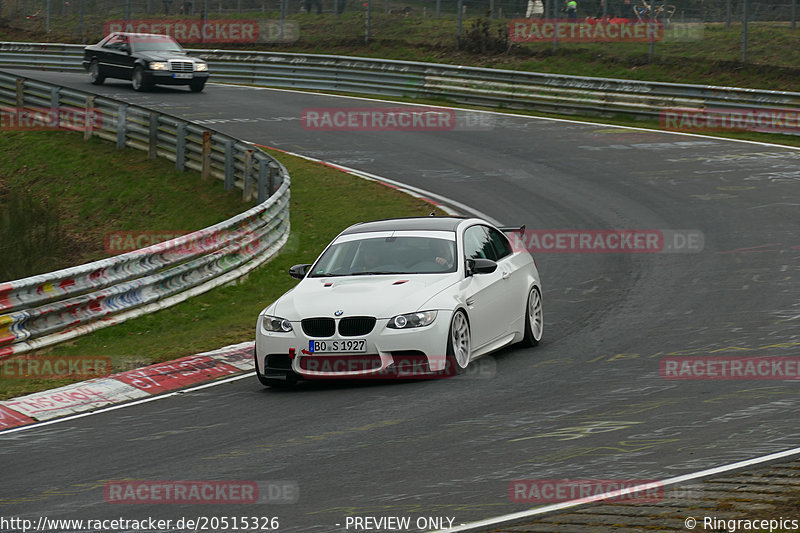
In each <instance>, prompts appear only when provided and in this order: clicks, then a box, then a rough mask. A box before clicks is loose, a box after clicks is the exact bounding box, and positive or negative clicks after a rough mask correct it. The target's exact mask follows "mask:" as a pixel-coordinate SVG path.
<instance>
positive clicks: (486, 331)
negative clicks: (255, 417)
mask: <svg viewBox="0 0 800 533" xmlns="http://www.w3.org/2000/svg"><path fill="white" fill-rule="evenodd" d="M426 218H427V217H426ZM395 222H396V223H397V225H398V229H397V230H392V229H390V230H385V229H384V228H386V227H389V226H391V225H392V224H393V223H395ZM371 224H372V225H371ZM426 224H427V225H430V226H431V228H433V227H434V226H437V225H438V226H441V225H448V224H450V225H451V226H452V227H453V230H452V231H441V230H440V229H435V228H434V229H430V228H429V229H408V228H406V229H403V228H404V226H406V225H417V226H424V225H426ZM475 225H482V226H486V227H487V228H489V229H486V230H475V231H473V232H472V233H470V235H471V236H474V235H476V234H477V233H480V231H484V232H485V234H486V235H487V236H489V235H491V234H492V232H493V231H494V232H497V231H499V230H498V229H497V228H495V227H494V226H492V225H491V224H488V223H487V222H485V221H483V220H480V219H455V218H451V217H437V220H435V221H434V220H431V221H426V220H424V219H396V220H389V221H379V222H376V223H365V224H363V225H356V226H352V227H350V228H348V229H347V230H345V232H343V233H342V234H340V235H339V236H338V237H337V238H336V239H334V240H333V241H332V242H331V244H329V245H328V246H327V247H326V248H325V250H324V251H323V253H322V254H321V255H320V257H319V258H318V259H317V261H316V262H315V263H314V265H312V266H310V267H309V268H308V271H307V272H308V274H307V275H306V276H305V277H304V278H303V279H302V280H301V281H300V282H299V283H298V284H297V285H296V286H295V287H294V288H293V289H292V290H290V291H288V292H287V293H285V294H284V295H283V296H281V297H280V298H279V299H278V300H277V301H276V302H274V303H273V304H272V305H270V306H268V307H267V308H265V309H264V310H263V311H262V312H261V314H260V315H259V320H258V326H257V331H256V365H257V370H259V371H261V372H260V373H259V378H260V379H261V378H268V379H272V380H274V379H275V378H276V377H277V376H278V375H279V374H280V373H281V372H283V373H286V374H287V376H289V377H300V378H315V377H317V378H319V377H340V378H353V377H368V376H380V375H382V374H384V373H385V372H386V371H387V370H395V371H396V370H397V367H398V365H399V364H400V363H399V362H398V361H400V359H402V358H403V357H406V356H408V357H417V356H418V354H419V357H421V358H423V359H424V360H426V361H427V370H428V371H430V372H437V371H441V370H444V368H445V363H446V355H447V349H448V338H449V334H450V324H451V321H452V318H453V315H454V313H455V312H456V311H457V310H462V311H464V312H465V313H466V316H467V320H468V322H469V326H470V336H471V354H470V359H471V360H474V359H476V358H478V357H481V356H482V355H485V354H487V353H490V352H492V351H495V350H497V349H500V348H502V347H504V346H507V345H509V344H512V343H515V342H519V341H521V340H523V338H524V337H525V331H526V329H525V328H526V308H527V303H528V294H529V292H530V291H531V290H532V289H533V288H534V287H535V288H536V289H537V290H538V291H539V292H540V294H541V285H540V281H539V275H538V271H537V269H536V265H535V263H534V261H533V258H532V257H531V255H530V254H529V253H528V252H527V251H526V250H517V251H513V252H512V253H511V254H510V255H506V256H505V257H503V258H501V259H499V260H498V261H496V265H497V268H496V270H495V271H494V272H490V273H473V274H470V275H467V272H466V270H467V268H466V258H465V257H464V255H463V254H464V250H465V242H464V231H465V230H466V229H467V228H470V227H473V226H475ZM362 227H363V228H364V229H363V231H360V229H361V228H362ZM373 228H375V229H373ZM492 230H493V231H492ZM400 237H425V238H432V239H444V240H449V241H451V242H452V241H453V240H454V241H455V245H456V257H455V258H453V259H454V262H455V265H454V266H453V268H455V271H453V272H442V273H402V274H396V273H392V274H370V273H369V272H364V273H363V274H365V275H358V274H360V273H357V274H346V275H342V274H334V273H333V272H334V270H331V271H330V272H331V273H329V272H327V271H325V270H324V267H326V266H330V265H334V264H339V263H337V262H336V261H335V260H333V259H330V258H334V257H337V256H336V254H340V256H341V257H344V258H346V261H344V260H343V261H341V263H343V264H344V263H347V261H350V259H349V258H352V262H353V263H355V261H356V258H358V257H359V254H361V251H360V250H362V249H366V250H368V249H369V248H363V247H364V246H369V245H368V244H362V243H364V242H366V241H365V239H380V240H383V242H385V243H387V244H383V245H382V246H388V247H389V252H388V253H389V255H395V256H396V257H394V258H393V260H394V261H400V260H402V259H404V258H406V257H407V256H406V255H403V254H396V253H395V252H394V251H393V250H399V251H401V252H402V251H404V250H406V248H402V247H401V246H400V244H397V245H396V246H397V248H394V249H392V248H391V246H394V244H392V243H395V242H396V239H397V238H400ZM506 240H508V239H506ZM372 242H379V241H372ZM401 242H404V243H409V242H412V241H410V240H406V241H401ZM413 242H424V243H429V241H427V240H426V241H413ZM342 243H349V244H346V245H344V246H350V247H351V248H343V247H341V246H339V247H338V248H335V249H333V250H331V254H330V255H329V256H326V255H325V254H326V252H327V251H328V250H329V249H331V247H333V246H334V245H340V244H342ZM498 246H500V245H496V246H495V245H492V246H490V247H492V248H493V249H498ZM353 249H355V250H358V251H356V252H352V253H351V255H346V254H347V253H348V252H347V250H353ZM420 249H422V248H420ZM367 254H368V252H364V257H366V255H367ZM412 255H413V254H412ZM323 257H327V258H328V259H326V260H325V261H327V262H322V258H323ZM398 257H399V259H398ZM414 259H415V258H414V257H413V256H412V257H411V258H410V260H411V261H413V260H414ZM437 259H439V258H438V257H437ZM387 261H388V259H387ZM397 264H399V263H397ZM419 264H425V265H427V264H428V263H426V262H425V261H422V263H419ZM431 264H433V263H431ZM448 264H452V263H448ZM319 265H322V268H318V267H319ZM414 266H416V265H414ZM409 268H412V267H409ZM445 268H446V267H445ZM315 269H316V270H315ZM326 276H330V277H326ZM423 311H436V312H437V315H436V318H435V319H434V320H433V322H432V323H430V324H429V325H426V326H422V327H413V328H405V329H394V328H391V327H389V326H388V324H389V321H390V319H391V318H392V317H395V316H397V315H401V314H407V313H417V312H423ZM264 316H270V317H276V318H277V319H282V320H286V321H288V322H289V323H290V324H291V331H288V332H286V331H271V330H268V329H266V328H265V325H264V321H263V320H262V317H264ZM362 317H369V318H370V319H371V318H372V317H374V318H375V325H374V327H373V328H372V329H371V331H369V332H368V333H366V334H364V335H355V336H347V335H342V334H341V331H340V330H339V328H340V326H342V325H343V323H344V322H343V321H346V320H347V319H351V322H350V324H352V323H353V321H357V320H360V319H361V318H362ZM310 318H317V319H319V320H320V321H322V323H324V324H330V321H331V320H332V321H333V324H334V326H335V332H334V334H333V335H332V336H314V335H309V334H307V333H306V331H305V328H304V325H303V322H302V321H303V319H310ZM348 339H357V340H362V339H363V340H365V341H366V345H365V346H366V349H365V351H364V352H363V353H354V354H348V353H335V354H319V353H313V354H312V353H311V352H310V349H311V347H310V346H309V343H310V342H312V341H315V340H317V341H323V340H327V341H331V342H332V341H337V342H338V341H340V340H348ZM329 345H331V344H326V346H329ZM319 346H321V344H320V345H319ZM396 358H398V359H397V361H396V360H395V359H396ZM274 361H279V362H280V366H276V365H277V364H278V363H274ZM268 363H269V364H268ZM362 363H364V365H362V366H359V365H361V364H362ZM337 365H338V366H337ZM262 372H263V375H262ZM292 373H294V375H295V376H291V374H292ZM263 382H264V380H263V379H262V383H263Z"/></svg>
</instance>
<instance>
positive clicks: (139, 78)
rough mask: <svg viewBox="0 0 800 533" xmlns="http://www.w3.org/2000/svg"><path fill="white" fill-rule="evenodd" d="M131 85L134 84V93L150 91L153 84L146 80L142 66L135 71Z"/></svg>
mask: <svg viewBox="0 0 800 533" xmlns="http://www.w3.org/2000/svg"><path fill="white" fill-rule="evenodd" d="M131 83H132V84H133V90H134V91H149V90H150V88H151V87H152V84H151V83H150V82H149V81H147V80H146V79H145V77H144V69H143V68H142V67H141V66H137V67H136V68H134V69H133V75H132V76H131Z"/></svg>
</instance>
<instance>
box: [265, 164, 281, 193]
mask: <svg viewBox="0 0 800 533" xmlns="http://www.w3.org/2000/svg"><path fill="white" fill-rule="evenodd" d="M280 171H281V169H280V167H279V166H278V163H276V162H275V161H270V162H269V181H267V191H268V193H267V196H272V195H273V194H275V178H277V177H278V174H279V173H280Z"/></svg>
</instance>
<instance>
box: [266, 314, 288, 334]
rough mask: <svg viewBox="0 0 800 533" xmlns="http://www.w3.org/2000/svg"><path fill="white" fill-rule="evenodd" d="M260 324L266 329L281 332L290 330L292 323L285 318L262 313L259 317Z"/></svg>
mask: <svg viewBox="0 0 800 533" xmlns="http://www.w3.org/2000/svg"><path fill="white" fill-rule="evenodd" d="M261 325H262V326H263V327H264V329H265V330H267V331H279V332H281V333H288V332H290V331H292V323H291V322H289V321H288V320H286V319H285V318H281V317H277V316H270V315H264V316H262V317H261Z"/></svg>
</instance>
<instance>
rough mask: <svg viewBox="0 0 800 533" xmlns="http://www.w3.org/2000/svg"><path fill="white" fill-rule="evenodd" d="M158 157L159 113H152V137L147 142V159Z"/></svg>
mask: <svg viewBox="0 0 800 533" xmlns="http://www.w3.org/2000/svg"><path fill="white" fill-rule="evenodd" d="M156 157H158V113H150V136H149V137H148V140H147V158H148V159H155V158H156Z"/></svg>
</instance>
